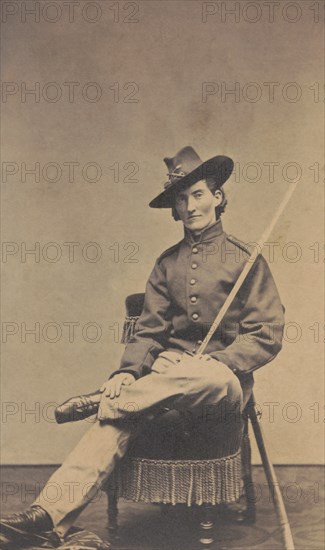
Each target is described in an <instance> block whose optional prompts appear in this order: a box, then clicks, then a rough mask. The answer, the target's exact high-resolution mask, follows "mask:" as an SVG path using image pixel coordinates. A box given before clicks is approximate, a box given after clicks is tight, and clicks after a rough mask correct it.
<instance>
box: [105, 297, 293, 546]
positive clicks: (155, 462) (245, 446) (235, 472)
mask: <svg viewBox="0 0 325 550" xmlns="http://www.w3.org/2000/svg"><path fill="white" fill-rule="evenodd" d="M143 301H144V294H133V295H130V296H128V297H127V299H126V310H127V311H126V312H127V315H126V319H125V323H124V330H123V336H122V342H123V343H127V342H128V341H129V339H130V338H131V336H132V335H133V332H134V327H135V324H136V321H137V319H138V316H139V315H140V313H141V311H142V308H143ZM228 412H229V411H228ZM249 420H251V422H252V426H253V429H254V434H255V437H256V441H257V444H258V447H259V450H260V454H261V457H262V462H263V466H264V470H265V473H266V475H267V479H268V482H269V485H270V487H272V492H271V494H272V495H273V497H274V499H275V500H274V505H275V509H276V512H277V515H278V518H279V520H280V523H281V528H282V531H283V537H284V548H285V550H293V548H294V547H293V542H292V537H291V532H290V527H289V523H288V520H287V517H286V514H285V510H284V507H283V509H282V507H281V503H280V506H279V502H278V498H280V500H281V496H280V497H279V495H278V493H277V488H275V487H274V486H273V480H272V479H271V476H270V472H271V473H272V472H273V466H272V464H271V463H270V462H269V459H268V456H267V453H266V451H265V447H264V442H263V436H262V433H261V428H260V426H259V422H258V413H257V412H256V410H255V403H254V397H253V395H252V396H251V398H250V399H249V401H248V403H247V405H246V407H245V410H244V412H243V413H242V414H240V415H239V416H238V414H237V413H236V412H235V411H234V414H229V415H228V417H227V418H226V419H225V418H224V417H222V418H221V421H220V422H216V423H215V424H213V425H209V427H208V430H207V429H206V428H207V423H206V422H204V421H203V422H200V421H198V422H197V421H193V418H188V416H187V415H186V414H184V413H180V412H178V411H175V410H170V409H168V408H164V409H162V410H160V411H159V414H158V415H155V416H154V418H153V419H152V421H150V422H147V423H146V424H145V425H144V428H143V430H142V431H141V433H140V435H139V436H138V437H136V438H135V439H134V440H133V441H131V443H130V446H129V448H128V451H127V454H126V456H125V457H124V458H123V459H122V460H121V462H120V464H119V465H118V466H117V468H116V469H115V471H114V472H113V474H112V475H111V476H110V477H109V479H108V481H107V483H106V486H105V488H104V490H105V491H106V493H107V497H108V529H109V532H110V535H111V537H114V536H116V534H117V530H118V521H117V517H118V498H119V497H122V498H124V499H126V500H131V501H134V502H147V503H149V502H150V503H160V504H163V505H176V504H184V505H187V506H195V505H197V506H200V507H201V510H202V515H201V522H200V529H199V531H200V532H199V536H198V538H199V543H200V545H201V548H211V545H212V544H213V542H214V538H213V530H214V525H213V521H212V516H211V507H212V506H217V505H219V507H220V509H222V508H223V507H225V506H227V505H229V504H231V503H234V502H235V501H237V500H238V499H239V497H240V496H241V495H242V494H244V496H245V500H246V507H245V509H244V513H243V514H242V520H243V521H244V522H245V523H253V522H254V521H255V517H256V511H255V494H254V485H253V481H252V468H251V447H250V441H249V433H248V424H249ZM193 441H194V445H193ZM273 473H274V472H273ZM280 495H281V493H280ZM282 505H283V502H282ZM283 511H284V515H283Z"/></svg>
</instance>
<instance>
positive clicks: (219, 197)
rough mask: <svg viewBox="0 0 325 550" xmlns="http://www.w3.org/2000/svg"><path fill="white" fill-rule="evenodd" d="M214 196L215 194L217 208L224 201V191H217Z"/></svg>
mask: <svg viewBox="0 0 325 550" xmlns="http://www.w3.org/2000/svg"><path fill="white" fill-rule="evenodd" d="M213 194H214V201H215V206H219V204H221V203H222V200H223V195H222V191H220V189H216V190H215V192H214V193H213Z"/></svg>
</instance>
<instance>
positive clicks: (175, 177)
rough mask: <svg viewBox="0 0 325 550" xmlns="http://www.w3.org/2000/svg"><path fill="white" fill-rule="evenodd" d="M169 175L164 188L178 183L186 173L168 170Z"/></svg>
mask: <svg viewBox="0 0 325 550" xmlns="http://www.w3.org/2000/svg"><path fill="white" fill-rule="evenodd" d="M167 176H169V180H168V181H166V183H164V189H168V187H170V186H171V185H173V184H174V183H176V181H177V180H178V179H182V178H183V177H184V176H186V174H185V172H167Z"/></svg>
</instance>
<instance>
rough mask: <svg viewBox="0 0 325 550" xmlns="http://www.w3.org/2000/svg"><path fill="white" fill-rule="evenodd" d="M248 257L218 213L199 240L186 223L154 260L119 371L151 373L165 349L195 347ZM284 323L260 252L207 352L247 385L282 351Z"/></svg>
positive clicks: (138, 373) (272, 281) (277, 299)
mask: <svg viewBox="0 0 325 550" xmlns="http://www.w3.org/2000/svg"><path fill="white" fill-rule="evenodd" d="M249 255H250V254H249V250H248V248H247V246H246V245H244V244H243V243H241V242H240V241H238V240H237V239H235V238H234V237H231V236H229V235H227V234H226V233H225V232H224V231H223V228H222V224H221V220H220V219H219V220H218V221H217V222H216V223H215V224H213V225H211V226H209V227H207V228H206V229H205V230H203V232H202V233H201V235H200V237H199V239H198V240H194V237H193V234H192V233H191V232H190V231H188V230H187V229H186V228H185V235H184V239H183V240H182V241H180V242H179V243H178V244H176V245H174V246H172V247H171V248H169V249H168V250H166V251H165V252H164V253H163V254H161V256H160V257H159V258H158V259H157V261H156V263H155V266H154V268H153V271H152V273H151V275H150V277H149V280H148V282H147V286H146V292H145V302H144V308H143V312H142V314H141V316H140V318H139V320H138V322H137V324H136V331H135V335H134V336H133V337H132V339H131V340H130V342H129V343H128V344H127V346H126V349H125V351H124V354H123V356H122V360H121V367H120V370H119V371H116V372H121V371H124V372H130V373H132V374H133V375H134V376H135V377H136V378H139V377H140V376H144V375H146V374H148V373H149V372H150V369H151V366H152V364H153V362H154V361H155V359H156V358H157V357H158V355H159V353H160V352H162V351H163V350H180V351H184V350H189V351H194V350H195V349H197V348H198V346H199V345H200V343H201V341H202V340H203V338H204V336H205V335H206V333H207V332H208V329H209V327H210V326H211V324H212V322H213V321H214V319H215V317H216V315H217V313H218V312H219V310H220V308H221V306H222V305H223V303H224V301H225V299H226V298H227V296H228V294H229V293H230V291H231V289H232V288H233V286H234V284H235V282H236V279H237V278H238V276H239V275H240V273H241V271H242V269H243V266H244V264H245V262H246V261H247V258H249ZM248 261H250V260H248ZM283 326H284V317H283V307H282V305H281V301H280V298H279V294H278V291H277V288H276V286H275V283H274V280H273V277H272V275H271V273H270V270H269V267H268V265H267V263H266V261H265V259H264V258H263V257H262V256H261V255H260V256H258V257H257V259H256V261H255V264H254V266H253V267H252V269H251V271H250V273H249V274H248V276H247V278H246V279H245V281H244V283H243V285H242V287H241V289H240V290H239V292H238V293H237V295H236V297H235V299H234V300H233V302H232V304H231V306H230V308H229V309H228V312H227V313H226V315H225V317H224V320H223V322H222V323H221V326H219V328H218V329H217V331H216V333H215V334H214V336H213V337H212V339H211V340H210V342H209V344H208V346H207V349H206V351H205V353H208V354H209V355H210V356H211V357H213V358H215V359H217V360H219V361H221V362H222V363H224V364H226V365H227V366H228V367H229V368H230V369H231V370H232V371H233V372H234V373H235V374H236V375H237V376H238V377H239V379H240V380H241V382H242V381H243V383H244V384H245V383H247V382H248V379H249V380H252V378H253V377H252V374H251V373H252V372H253V371H254V370H256V369H258V368H260V367H262V366H263V365H265V364H266V363H268V362H269V361H271V360H272V359H273V358H274V357H275V356H276V355H277V353H278V352H279V351H280V349H281V341H282V333H283ZM116 372H115V373H114V374H116ZM243 379H245V382H244V380H243Z"/></svg>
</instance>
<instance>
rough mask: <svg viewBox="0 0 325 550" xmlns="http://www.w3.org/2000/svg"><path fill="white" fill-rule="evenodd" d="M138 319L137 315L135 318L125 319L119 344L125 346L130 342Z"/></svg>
mask: <svg viewBox="0 0 325 550" xmlns="http://www.w3.org/2000/svg"><path fill="white" fill-rule="evenodd" d="M138 319H139V316H138V315H137V316H136V317H125V321H124V325H123V332H122V337H121V344H127V343H128V342H129V341H130V340H131V338H132V336H133V334H134V329H135V324H136V322H137V320H138Z"/></svg>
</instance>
